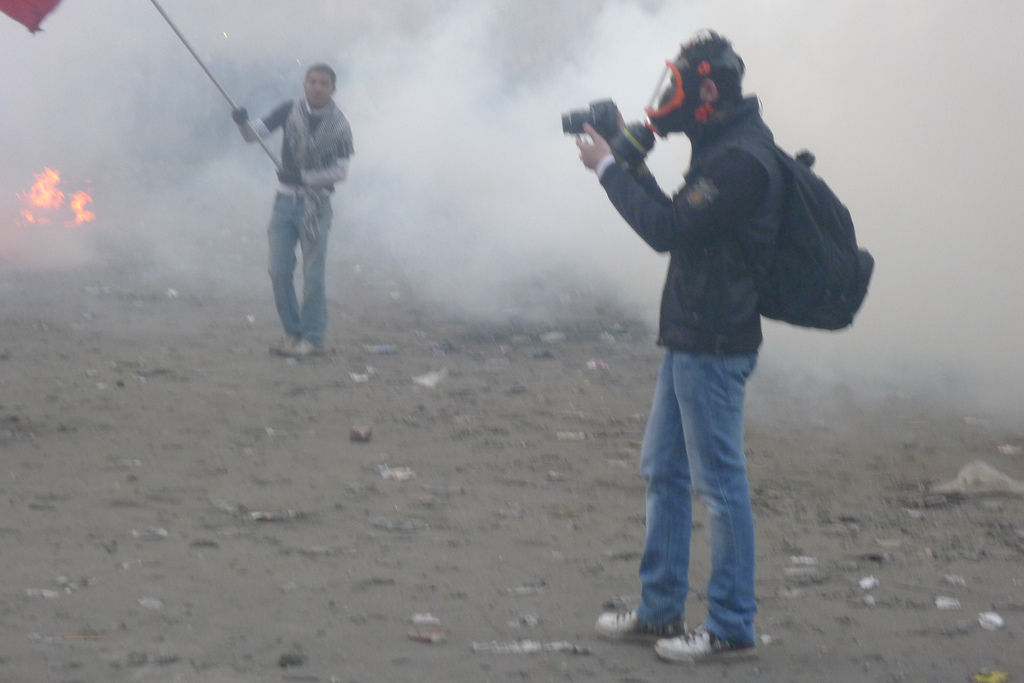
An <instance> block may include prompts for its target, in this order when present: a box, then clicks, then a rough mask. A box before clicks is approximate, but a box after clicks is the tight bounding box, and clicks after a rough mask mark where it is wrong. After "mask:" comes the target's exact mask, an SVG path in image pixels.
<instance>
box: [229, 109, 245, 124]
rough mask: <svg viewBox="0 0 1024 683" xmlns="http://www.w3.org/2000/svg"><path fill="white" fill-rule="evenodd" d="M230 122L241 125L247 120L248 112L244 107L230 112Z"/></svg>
mask: <svg viewBox="0 0 1024 683" xmlns="http://www.w3.org/2000/svg"><path fill="white" fill-rule="evenodd" d="M231 120H232V121H234V122H235V123H238V124H242V123H245V122H246V121H248V120H249V112H248V110H247V109H246V108H245V107H239V108H238V109H232V110H231Z"/></svg>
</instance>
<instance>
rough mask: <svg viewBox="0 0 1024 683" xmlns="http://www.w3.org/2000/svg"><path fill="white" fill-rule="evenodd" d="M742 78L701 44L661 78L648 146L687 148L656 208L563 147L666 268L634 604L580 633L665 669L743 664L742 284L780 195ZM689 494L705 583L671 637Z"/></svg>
mask: <svg viewBox="0 0 1024 683" xmlns="http://www.w3.org/2000/svg"><path fill="white" fill-rule="evenodd" d="M743 72H744V64H743V60H741V59H740V57H739V56H738V55H737V54H736V53H735V52H734V51H733V49H732V46H731V44H730V43H729V41H728V40H726V39H725V38H723V37H721V36H719V35H718V34H717V33H714V32H711V31H704V32H701V33H699V34H697V35H696V36H695V37H694V38H693V39H692V40H691V41H690V42H688V43H686V44H684V45H683V46H682V49H681V50H680V52H679V55H678V56H677V57H676V58H675V59H674V60H672V61H668V62H666V68H665V72H664V75H663V78H662V81H661V84H660V85H659V87H658V89H657V91H656V93H655V95H654V97H653V99H652V102H651V104H650V106H649V107H647V108H646V109H645V112H646V114H647V122H646V125H647V127H648V128H649V129H650V130H652V131H653V132H654V133H655V134H657V135H659V136H661V137H665V136H667V135H669V134H672V133H683V134H685V135H686V136H687V137H688V138H689V139H690V143H691V149H692V155H691V161H690V168H689V170H688V171H687V172H686V175H685V184H684V185H683V186H682V188H680V189H679V191H678V192H676V193H675V194H674V195H673V196H671V197H669V196H667V195H665V193H663V192H662V191H661V190H660V189H659V187H658V184H657V183H656V182H655V180H654V179H653V178H652V177H651V175H650V173H649V172H648V171H647V168H646V165H645V164H644V163H643V162H642V161H640V162H639V163H638V162H637V161H636V160H635V159H632V160H627V159H624V158H623V155H622V154H621V153H619V152H618V149H619V146H618V145H614V144H613V145H610V144H609V141H607V140H606V139H605V138H604V137H602V136H601V135H600V134H599V133H598V132H597V131H596V130H595V129H594V127H593V126H591V125H589V123H588V124H583V125H582V128H583V130H584V131H585V132H586V133H587V136H588V137H589V139H588V137H583V136H581V137H579V138H578V139H577V145H578V147H579V151H580V158H581V160H582V161H583V164H584V166H586V167H587V168H589V169H592V170H594V171H595V172H596V173H597V175H598V177H599V178H600V182H601V185H602V186H603V187H604V189H605V191H606V192H607V194H608V197H609V199H611V201H612V204H613V205H614V206H615V208H616V209H617V210H618V211H619V213H620V214H621V215H622V217H623V218H624V219H625V220H626V222H627V223H628V224H629V225H630V227H632V228H633V230H634V231H636V233H637V234H638V235H639V236H640V237H641V238H642V239H643V240H644V241H645V242H647V244H648V245H650V246H651V247H652V248H653V249H655V250H656V251H658V252H668V253H669V254H670V261H669V267H668V274H667V277H666V282H665V287H664V291H663V294H662V301H661V313H660V321H659V337H658V344H659V345H660V346H662V347H664V350H665V351H664V356H663V359H662V362H661V366H660V369H659V371H658V379H657V385H656V388H655V392H654V399H653V402H652V405H651V412H650V417H649V419H648V423H647V429H646V432H645V435H644V440H643V447H642V450H641V457H640V469H641V472H642V474H643V476H644V479H645V481H646V484H647V494H646V512H647V534H646V540H645V545H644V552H643V556H642V559H641V561H640V571H639V576H640V583H641V598H640V604H639V605H638V607H637V608H636V610H633V611H628V612H622V613H614V612H609V613H605V614H602V615H601V616H600V618H599V619H598V621H597V626H596V628H597V632H598V634H599V635H601V636H602V637H605V638H610V639H616V640H640V641H656V642H655V652H656V653H657V655H658V656H659V657H661V658H663V659H667V660H672V661H680V662H701V661H721V660H724V659H729V658H741V657H753V656H756V646H755V638H754V625H753V622H754V615H755V613H756V611H757V606H756V604H755V600H754V521H753V513H752V510H751V505H750V490H749V486H748V483H747V475H746V459H745V456H744V454H743V404H744V395H745V390H746V381H747V378H748V377H749V376H750V374H751V372H752V371H753V370H754V365H755V363H756V361H757V352H758V349H759V347H760V345H761V339H762V336H761V320H760V316H759V314H758V298H757V294H756V292H755V289H754V282H753V277H752V274H753V272H754V271H755V269H761V268H765V269H767V263H765V260H766V259H767V258H768V253H769V252H770V246H771V245H772V244H773V243H774V240H775V238H776V235H777V231H778V222H779V212H780V203H781V197H782V190H783V179H782V175H781V169H780V168H779V167H778V166H777V162H776V161H775V157H774V153H773V151H772V150H773V147H772V145H773V138H772V133H771V131H770V130H769V129H768V127H767V126H766V125H765V124H764V122H763V121H762V119H761V115H760V110H759V103H758V101H757V99H756V98H754V97H749V98H744V97H743V95H742V91H741V86H740V84H741V80H742V77H743ZM619 121H620V124H621V118H620V119H619ZM622 125H623V130H628V129H630V126H625V125H624V124H622ZM631 126H632V127H633V129H634V130H635V126H636V124H631ZM633 137H635V136H633ZM613 150H615V151H613ZM691 487H692V490H693V491H695V492H696V494H697V495H698V496H699V497H700V498H701V500H702V501H703V502H704V503H705V505H706V506H707V507H708V510H709V517H710V536H711V557H712V569H711V577H710V581H709V584H708V590H707V602H708V616H707V619H706V620H705V621H704V623H703V624H702V625H700V626H698V627H696V628H695V629H693V630H687V628H686V626H685V621H684V617H685V605H686V596H687V592H688V590H689V578H688V569H689V560H690V530H691V523H692V516H691V515H692V513H691Z"/></svg>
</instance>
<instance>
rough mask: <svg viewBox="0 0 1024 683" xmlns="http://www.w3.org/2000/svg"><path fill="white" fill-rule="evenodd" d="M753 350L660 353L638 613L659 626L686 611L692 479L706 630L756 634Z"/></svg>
mask: <svg viewBox="0 0 1024 683" xmlns="http://www.w3.org/2000/svg"><path fill="white" fill-rule="evenodd" d="M756 363H757V354H756V353H751V354H741V355H730V356H716V355H712V354H688V353H682V352H679V351H672V350H667V351H666V352H665V356H664V358H663V359H662V363H661V368H660V369H659V371H658V383H657V386H656V388H655V390H654V401H653V403H652V405H651V416H650V419H649V420H648V422H647V431H646V433H645V434H644V441H643V448H642V450H641V454H640V472H641V474H643V477H644V480H645V481H646V482H647V539H646V542H645V545H644V554H643V558H642V559H641V560H640V584H641V599H640V606H639V607H638V608H637V613H638V616H639V617H640V618H641V619H643V620H644V621H646V622H648V623H651V624H657V625H661V624H664V623H667V622H669V621H671V620H673V619H675V618H677V617H679V616H681V615H683V614H684V612H685V608H686V594H687V592H688V591H689V587H690V586H689V578H688V573H689V566H690V528H691V525H692V510H691V500H692V499H691V494H690V488H691V485H692V487H693V490H694V491H695V492H696V493H697V495H698V496H699V497H700V498H701V500H702V501H703V502H704V504H705V505H707V507H708V514H709V519H710V533H711V579H710V581H709V583H708V618H707V621H706V622H705V626H706V627H707V629H708V630H709V631H711V632H712V633H714V634H715V635H716V636H718V637H720V638H724V639H726V640H729V641H734V642H740V643H749V642H753V640H754V614H755V613H756V612H757V605H756V603H755V601H754V515H753V512H752V510H751V507H750V488H749V486H748V484H747V471H746V458H745V457H744V455H743V399H744V396H745V394H746V383H747V377H749V376H750V373H751V372H753V371H754V365H755V364H756Z"/></svg>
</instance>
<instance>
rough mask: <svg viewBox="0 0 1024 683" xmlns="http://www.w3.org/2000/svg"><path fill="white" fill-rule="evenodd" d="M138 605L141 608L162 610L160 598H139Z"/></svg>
mask: <svg viewBox="0 0 1024 683" xmlns="http://www.w3.org/2000/svg"><path fill="white" fill-rule="evenodd" d="M139 606H140V607H142V608H143V609H151V610H154V611H156V610H162V609H163V608H164V601H163V600H161V599H160V598H139Z"/></svg>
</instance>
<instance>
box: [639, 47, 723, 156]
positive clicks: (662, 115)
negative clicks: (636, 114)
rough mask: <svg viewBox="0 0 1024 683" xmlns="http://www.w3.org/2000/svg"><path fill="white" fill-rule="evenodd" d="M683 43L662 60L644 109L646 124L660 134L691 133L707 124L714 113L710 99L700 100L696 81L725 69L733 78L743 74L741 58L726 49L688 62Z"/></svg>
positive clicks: (698, 86)
mask: <svg viewBox="0 0 1024 683" xmlns="http://www.w3.org/2000/svg"><path fill="white" fill-rule="evenodd" d="M685 52H686V46H684V47H683V50H682V51H681V52H680V54H679V56H678V57H676V59H675V60H674V61H673V60H665V69H664V70H663V71H662V74H661V79H660V80H659V81H658V87H657V88H656V89H655V90H654V94H653V95H651V100H650V102H649V103H648V105H647V107H645V108H644V112H645V113H646V114H647V121H648V123H649V125H650V127H651V128H652V129H653V130H654V132H656V133H657V134H658V135H660V136H661V137H665V136H667V135H668V134H669V133H685V134H687V135H691V134H693V133H694V132H696V131H697V130H699V129H700V127H701V126H702V125H703V124H705V123H707V121H708V118H709V117H710V116H711V114H713V113H714V112H715V108H714V106H713V104H712V103H710V102H701V99H700V84H701V81H703V80H704V79H705V78H712V79H714V75H715V74H719V73H721V72H722V71H725V70H729V71H733V72H735V74H736V75H737V80H738V79H739V78H742V77H743V60H742V59H740V57H739V55H737V54H736V53H735V52H733V51H732V48H727V49H726V50H725V51H723V52H722V54H720V55H719V56H717V57H715V58H714V59H706V60H703V61H700V62H698V63H696V64H691V63H690V61H689V60H688V59H687V57H686V56H685Z"/></svg>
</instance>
